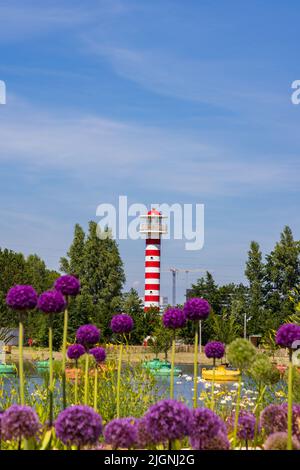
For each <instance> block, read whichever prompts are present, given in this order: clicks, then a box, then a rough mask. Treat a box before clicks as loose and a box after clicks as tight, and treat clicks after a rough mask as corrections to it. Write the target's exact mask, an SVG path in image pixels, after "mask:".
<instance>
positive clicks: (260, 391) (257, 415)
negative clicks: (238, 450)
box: [253, 384, 267, 450]
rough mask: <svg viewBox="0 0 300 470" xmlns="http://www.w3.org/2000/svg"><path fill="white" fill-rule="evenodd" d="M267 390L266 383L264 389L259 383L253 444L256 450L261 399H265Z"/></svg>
mask: <svg viewBox="0 0 300 470" xmlns="http://www.w3.org/2000/svg"><path fill="white" fill-rule="evenodd" d="M266 390H267V386H266V385H265V386H264V387H263V389H261V384H260V385H259V395H258V399H257V402H256V405H255V408H254V410H253V412H254V414H255V431H254V444H253V447H254V450H255V449H256V447H257V440H258V427H259V415H260V404H261V401H262V399H263V396H264V394H265V392H266Z"/></svg>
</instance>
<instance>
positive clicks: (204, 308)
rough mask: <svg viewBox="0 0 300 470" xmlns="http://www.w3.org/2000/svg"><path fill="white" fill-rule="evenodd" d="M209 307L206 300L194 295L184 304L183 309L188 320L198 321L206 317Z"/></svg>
mask: <svg viewBox="0 0 300 470" xmlns="http://www.w3.org/2000/svg"><path fill="white" fill-rule="evenodd" d="M210 308H211V307H210V305H209V303H208V302H207V300H205V299H202V298H197V297H195V298H193V299H190V300H188V301H187V302H186V303H185V304H184V306H183V311H184V313H185V316H186V318H187V319H188V320H192V321H198V320H205V319H206V318H207V317H208V315H209V312H210Z"/></svg>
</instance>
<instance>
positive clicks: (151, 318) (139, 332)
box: [122, 289, 161, 344]
mask: <svg viewBox="0 0 300 470" xmlns="http://www.w3.org/2000/svg"><path fill="white" fill-rule="evenodd" d="M122 310H123V312H125V313H128V314H129V315H130V316H131V317H132V318H133V321H134V329H133V331H132V333H131V337H130V340H131V342H132V343H133V344H142V342H143V340H144V339H145V338H146V337H147V336H151V335H152V334H153V332H154V330H155V328H156V327H157V326H158V325H159V324H160V322H161V316H160V313H159V312H158V310H157V309H155V308H151V309H149V310H147V311H146V312H144V307H143V302H142V300H141V299H140V298H139V295H138V293H137V291H136V290H135V289H130V291H129V292H126V293H125V294H124V295H123V301H122Z"/></svg>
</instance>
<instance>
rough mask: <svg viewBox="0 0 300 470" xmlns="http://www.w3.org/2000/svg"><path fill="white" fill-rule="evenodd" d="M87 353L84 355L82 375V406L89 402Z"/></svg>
mask: <svg viewBox="0 0 300 470" xmlns="http://www.w3.org/2000/svg"><path fill="white" fill-rule="evenodd" d="M88 397H89V353H88V352H86V353H85V374H84V404H85V405H88V401H89V398H88Z"/></svg>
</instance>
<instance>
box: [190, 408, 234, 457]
mask: <svg viewBox="0 0 300 470" xmlns="http://www.w3.org/2000/svg"><path fill="white" fill-rule="evenodd" d="M226 431H227V429H226V426H225V423H224V421H222V419H221V418H220V417H219V416H218V415H217V414H216V413H214V412H213V411H212V410H209V409H208V408H195V409H194V410H192V412H191V420H190V429H189V436H190V441H191V444H192V445H193V446H194V445H197V448H199V449H200V448H202V447H204V446H206V443H207V441H208V440H210V439H213V438H215V437H216V436H217V435H218V434H219V433H221V434H223V435H226Z"/></svg>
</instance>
